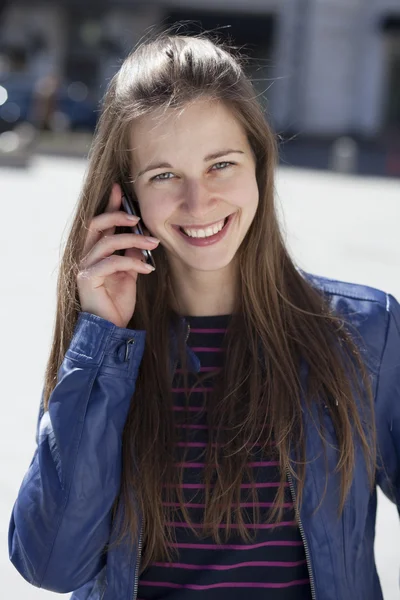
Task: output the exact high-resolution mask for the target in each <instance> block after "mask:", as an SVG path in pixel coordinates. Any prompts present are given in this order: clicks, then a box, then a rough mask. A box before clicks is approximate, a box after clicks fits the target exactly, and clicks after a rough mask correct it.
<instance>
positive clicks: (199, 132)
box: [130, 100, 248, 167]
mask: <svg viewBox="0 0 400 600" xmlns="http://www.w3.org/2000/svg"><path fill="white" fill-rule="evenodd" d="M130 141H131V150H132V155H133V159H134V163H135V164H136V163H137V164H138V166H140V167H142V166H143V163H144V162H147V161H149V160H153V159H154V158H167V157H168V158H171V156H176V157H177V158H179V157H180V156H182V157H187V156H188V153H190V155H191V156H192V157H193V156H197V155H200V154H204V155H205V154H207V153H209V152H210V150H211V151H213V150H218V149H219V148H220V147H231V146H232V144H233V145H236V146H237V145H238V144H239V145H240V146H241V147H242V148H243V150H245V149H246V147H247V144H248V142H247V136H246V132H245V130H244V128H243V126H242V125H241V123H240V122H239V121H238V119H237V118H236V116H235V115H234V114H233V112H232V111H231V110H230V109H229V108H228V107H227V106H226V105H224V104H223V103H221V102H215V101H210V100H196V101H195V102H192V103H190V104H187V105H185V106H184V107H183V108H181V109H167V110H155V111H153V112H152V113H151V114H149V115H146V116H144V117H141V118H140V119H138V120H137V121H135V122H134V123H133V125H132V128H131V135H130Z"/></svg>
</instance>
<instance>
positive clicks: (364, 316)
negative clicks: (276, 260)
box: [303, 272, 400, 370]
mask: <svg viewBox="0 0 400 600" xmlns="http://www.w3.org/2000/svg"><path fill="white" fill-rule="evenodd" d="M303 276H304V277H305V279H306V280H307V281H308V282H309V283H310V284H311V285H312V286H313V287H314V288H316V289H317V290H319V291H320V292H321V293H322V294H323V295H324V296H325V298H326V299H327V300H328V302H329V305H330V307H331V309H332V311H333V312H334V314H337V315H338V316H340V317H342V318H343V320H344V321H345V322H346V324H347V325H348V326H349V327H350V330H352V331H353V333H355V334H356V337H359V338H360V339H361V341H362V345H363V346H364V351H365V352H366V354H367V356H366V359H367V362H368V363H369V365H370V367H372V368H373V369H374V370H377V369H379V367H380V364H381V360H382V355H383V352H384V349H385V346H386V341H387V337H388V331H389V328H390V327H391V326H393V324H394V325H395V324H396V320H397V319H398V314H399V304H398V303H397V301H396V300H395V298H394V297H393V296H391V295H390V294H388V293H387V292H385V291H383V290H379V289H376V288H373V287H370V286H366V285H360V284H356V283H350V282H345V281H338V280H335V279H329V278H327V277H321V276H318V275H313V274H310V273H304V272H303ZM399 350H400V348H399Z"/></svg>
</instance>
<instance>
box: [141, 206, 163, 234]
mask: <svg viewBox="0 0 400 600" xmlns="http://www.w3.org/2000/svg"><path fill="white" fill-rule="evenodd" d="M139 206H140V213H141V217H142V220H143V223H145V224H146V226H147V227H148V229H149V230H151V231H152V232H153V233H154V234H155V232H156V231H158V230H159V229H160V227H163V225H164V223H165V221H167V219H168V217H169V216H170V214H171V210H170V208H169V203H168V202H166V201H165V198H163V199H161V198H146V199H144V198H143V199H142V200H141V201H139Z"/></svg>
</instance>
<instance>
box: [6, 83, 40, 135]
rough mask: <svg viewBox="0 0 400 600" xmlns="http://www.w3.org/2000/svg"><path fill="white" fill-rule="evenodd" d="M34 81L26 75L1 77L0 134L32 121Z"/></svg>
mask: <svg viewBox="0 0 400 600" xmlns="http://www.w3.org/2000/svg"><path fill="white" fill-rule="evenodd" d="M33 100H34V81H32V80H30V79H29V78H28V77H27V76H26V75H21V74H20V73H12V74H9V75H7V76H3V77H1V76H0V133H3V132H4V131H11V130H13V129H14V128H15V127H16V126H17V125H18V124H19V123H22V122H26V121H28V122H30V121H31V120H32V116H33V115H32V110H33Z"/></svg>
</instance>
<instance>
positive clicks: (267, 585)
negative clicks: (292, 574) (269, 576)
mask: <svg viewBox="0 0 400 600" xmlns="http://www.w3.org/2000/svg"><path fill="white" fill-rule="evenodd" d="M307 583H310V580H309V579H296V580H295V581H289V582H288V583H257V582H254V583H253V582H243V583H239V582H234V581H229V582H227V583H213V584H211V585H195V584H191V583H185V584H183V583H171V582H170V581H145V580H144V581H141V582H140V584H141V585H145V586H155V587H167V588H175V589H186V590H199V591H202V590H212V589H216V588H270V589H272V588H275V589H277V588H288V587H293V586H295V585H305V584H307Z"/></svg>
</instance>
